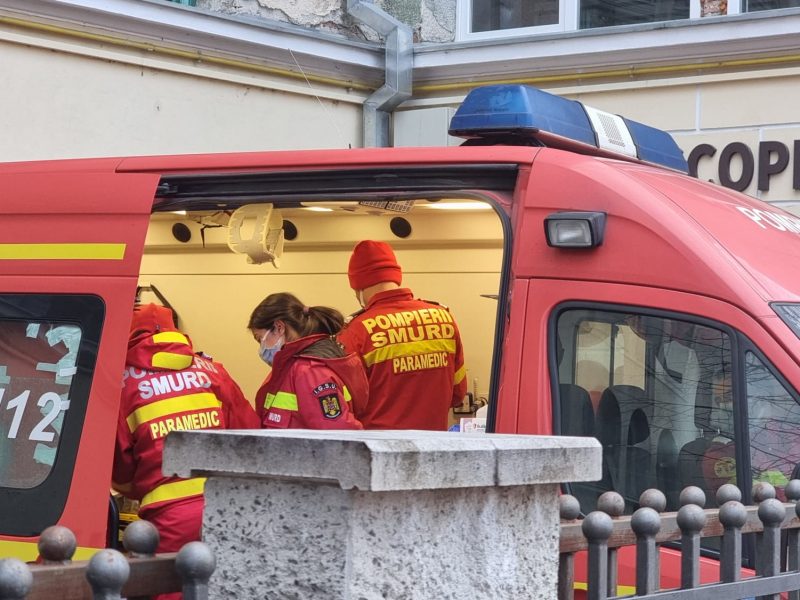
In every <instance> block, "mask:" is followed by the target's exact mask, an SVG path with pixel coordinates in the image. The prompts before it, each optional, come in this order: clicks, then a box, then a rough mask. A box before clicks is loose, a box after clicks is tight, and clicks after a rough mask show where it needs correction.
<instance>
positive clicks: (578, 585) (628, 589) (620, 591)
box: [572, 581, 636, 596]
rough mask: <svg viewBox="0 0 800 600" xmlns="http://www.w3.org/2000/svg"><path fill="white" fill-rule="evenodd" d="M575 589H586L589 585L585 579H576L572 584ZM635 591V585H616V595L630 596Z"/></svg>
mask: <svg viewBox="0 0 800 600" xmlns="http://www.w3.org/2000/svg"><path fill="white" fill-rule="evenodd" d="M572 587H573V588H574V589H576V590H588V589H589V586H588V585H587V584H586V582H585V581H583V582H581V581H576V582H575V583H574V585H573V586H572ZM635 593H636V587H635V586H632V585H618V586H617V593H616V594H615V595H616V596H632V595H633V594H635Z"/></svg>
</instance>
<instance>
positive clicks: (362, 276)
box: [338, 240, 467, 431]
mask: <svg viewBox="0 0 800 600" xmlns="http://www.w3.org/2000/svg"><path fill="white" fill-rule="evenodd" d="M347 274H348V277H349V279H350V287H351V288H352V289H353V290H355V292H356V298H358V300H359V303H360V304H361V306H362V307H363V308H364V310H363V311H361V312H360V313H358V314H357V315H356V316H355V317H353V319H352V320H351V321H350V323H349V324H348V325H347V326H346V327H345V328H344V329H343V330H342V331H341V332H340V333H339V336H338V339H339V341H340V342H341V343H342V344H343V345H344V347H345V349H347V350H348V351H349V352H356V353H358V354H359V355H360V356H361V359H362V360H363V362H364V366H365V367H366V370H367V378H368V379H369V400H368V401H367V404H366V406H365V407H360V406H358V405H355V406H354V408H355V410H356V417H357V418H358V419H359V420H360V421H361V423H362V424H363V425H364V428H365V429H431V430H439V431H443V430H446V429H447V425H448V422H447V420H448V415H449V412H450V408H452V407H455V406H460V405H461V402H462V400H463V398H464V396H465V394H466V392H467V382H466V377H465V375H466V369H465V368H464V350H463V348H462V346H461V337H460V335H459V333H458V327H457V326H456V323H455V321H454V320H453V317H452V316H451V315H450V312H449V311H448V310H447V309H446V308H445V307H444V306H441V305H439V304H436V303H433V302H428V301H425V300H418V299H415V298H414V296H413V294H412V293H411V290H410V289H408V288H403V287H400V284H401V282H402V275H403V273H402V270H401V269H400V265H399V264H397V259H396V258H395V255H394V252H393V251H392V248H391V246H389V244H387V243H385V242H374V241H371V240H366V241H362V242H359V243H358V244H356V247H355V248H354V249H353V254H352V255H351V257H350V265H349V267H348V270H347Z"/></svg>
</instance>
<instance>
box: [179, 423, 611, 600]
mask: <svg viewBox="0 0 800 600" xmlns="http://www.w3.org/2000/svg"><path fill="white" fill-rule="evenodd" d="M164 472H165V473H174V474H177V475H179V476H182V477H190V476H201V475H202V476H207V477H208V480H207V482H206V488H205V489H206V507H205V514H204V520H203V540H204V541H205V542H206V543H208V544H209V545H210V546H211V548H212V549H213V550H214V552H215V554H216V556H217V569H216V571H215V573H214V576H213V578H212V580H211V587H210V597H211V598H267V599H281V600H292V599H297V600H300V599H302V600H315V599H319V600H323V599H324V600H340V599H341V600H351V599H352V600H373V599H375V600H377V599H386V598H389V599H398V600H399V599H403V600H417V599H418V600H432V599H434V598H435V599H437V600H443V599H446V598H458V599H469V598H480V599H482V600H484V599H487V600H488V599H492V598H497V599H501V598H502V599H504V600H505V599H508V598H537V599H542V598H555V597H556V580H557V573H558V532H559V530H558V527H559V514H558V494H559V483H561V482H564V481H595V480H597V479H600V477H601V448H600V445H599V443H598V442H597V440H595V439H594V438H576V437H552V436H527V435H498V434H459V433H447V432H424V431H309V430H285V431H220V432H218V431H178V432H173V433H170V435H169V437H168V438H167V441H166V447H165V455H164Z"/></svg>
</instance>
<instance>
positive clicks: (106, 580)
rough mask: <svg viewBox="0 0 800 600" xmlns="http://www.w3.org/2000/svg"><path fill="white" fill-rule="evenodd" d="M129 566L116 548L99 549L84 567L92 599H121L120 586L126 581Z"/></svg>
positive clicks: (129, 569) (129, 570)
mask: <svg viewBox="0 0 800 600" xmlns="http://www.w3.org/2000/svg"><path fill="white" fill-rule="evenodd" d="M130 572H131V567H130V565H129V564H128V561H127V559H126V558H125V557H124V556H123V555H122V554H121V553H119V552H117V551H116V550H110V549H107V550H100V551H99V552H98V553H96V554H95V555H94V556H92V558H91V560H90V561H89V565H88V566H87V567H86V579H87V580H88V581H89V585H90V586H91V587H92V594H93V598H94V600H121V596H120V593H121V592H122V586H124V585H125V582H126V581H128V576H129V575H130Z"/></svg>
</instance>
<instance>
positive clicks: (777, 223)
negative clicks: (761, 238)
mask: <svg viewBox="0 0 800 600" xmlns="http://www.w3.org/2000/svg"><path fill="white" fill-rule="evenodd" d="M736 209H737V210H738V211H739V212H740V213H742V214H743V215H744V216H746V217H747V218H749V219H750V220H751V221H753V223H755V224H756V225H758V226H759V227H761V229H768V227H771V228H773V229H777V230H778V231H789V232H791V233H800V219H798V218H797V217H793V216H791V215H783V214H781V213H777V212H772V211H770V210H761V209H760V208H748V207H746V206H737V207H736Z"/></svg>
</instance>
